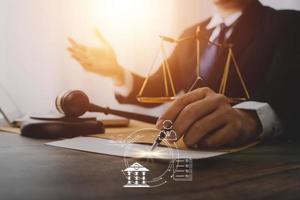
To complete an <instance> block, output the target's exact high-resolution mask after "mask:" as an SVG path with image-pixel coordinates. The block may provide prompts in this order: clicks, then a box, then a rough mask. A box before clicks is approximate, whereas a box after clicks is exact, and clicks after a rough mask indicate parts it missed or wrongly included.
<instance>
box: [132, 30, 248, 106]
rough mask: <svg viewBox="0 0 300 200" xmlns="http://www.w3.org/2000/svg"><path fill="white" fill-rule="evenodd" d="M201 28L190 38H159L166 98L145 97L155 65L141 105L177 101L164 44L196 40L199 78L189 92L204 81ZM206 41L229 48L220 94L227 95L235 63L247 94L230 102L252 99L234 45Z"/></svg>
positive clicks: (138, 97)
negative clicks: (201, 59)
mask: <svg viewBox="0 0 300 200" xmlns="http://www.w3.org/2000/svg"><path fill="white" fill-rule="evenodd" d="M200 32H201V31H200V26H198V27H197V29H196V32H195V34H194V35H192V36H188V37H184V38H180V39H174V38H171V37H167V36H159V37H160V39H161V44H160V52H161V53H162V55H163V62H162V71H163V79H164V90H165V96H161V97H147V96H144V95H143V93H144V90H145V88H146V85H147V84H148V82H149V78H150V76H151V72H152V69H153V65H152V66H151V68H150V70H149V72H148V75H147V77H146V78H145V80H144V82H143V84H142V87H141V89H140V91H139V93H138V95H137V97H136V98H137V100H138V101H139V102H141V103H166V102H170V101H173V100H175V98H176V92H175V87H174V83H173V79H172V75H171V72H170V66H169V63H168V60H167V53H166V50H165V46H164V42H168V43H172V44H179V43H181V42H184V41H187V40H195V41H196V43H197V45H196V48H197V49H196V51H197V57H196V59H197V61H196V65H197V66H196V69H197V77H196V80H195V81H194V82H193V84H192V86H191V87H190V89H189V90H188V92H190V91H192V90H194V89H195V86H196V85H197V83H198V82H199V81H201V80H203V79H202V78H201V76H200V67H201V66H200ZM206 41H207V42H208V44H210V45H215V46H218V47H221V48H227V49H228V54H227V58H226V62H225V66H224V71H223V75H222V78H221V83H220V87H219V90H218V93H220V94H223V95H225V93H226V87H227V83H228V76H229V71H230V66H231V63H233V65H234V69H235V71H236V73H237V75H238V78H239V80H240V83H241V85H242V88H243V92H244V94H245V96H244V97H228V98H229V100H230V102H231V103H232V104H236V103H239V102H242V101H245V100H248V99H250V94H249V92H248V89H247V87H246V84H245V81H244V79H243V77H242V74H241V72H240V68H239V66H238V64H237V61H236V59H235V56H234V54H233V50H232V47H233V45H232V44H225V43H224V44H220V43H216V42H212V41H209V40H208V39H206ZM169 85H170V87H171V94H170V92H169Z"/></svg>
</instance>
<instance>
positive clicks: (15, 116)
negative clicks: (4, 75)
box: [0, 85, 24, 128]
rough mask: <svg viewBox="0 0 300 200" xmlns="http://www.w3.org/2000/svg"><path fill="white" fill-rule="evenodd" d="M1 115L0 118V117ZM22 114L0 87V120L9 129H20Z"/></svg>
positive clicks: (7, 93)
mask: <svg viewBox="0 0 300 200" xmlns="http://www.w3.org/2000/svg"><path fill="white" fill-rule="evenodd" d="M1 115H2V116H1ZM23 117H24V114H22V112H21V111H20V109H19V108H18V106H17V104H16V103H15V101H14V100H13V98H12V97H11V96H10V94H9V92H8V91H7V90H5V89H4V88H3V87H1V85H0V119H1V118H2V119H1V121H4V123H6V124H7V125H9V126H10V127H14V128H17V127H20V122H21V119H22V118H23Z"/></svg>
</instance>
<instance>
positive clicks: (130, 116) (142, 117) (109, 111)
mask: <svg viewBox="0 0 300 200" xmlns="http://www.w3.org/2000/svg"><path fill="white" fill-rule="evenodd" d="M88 111H90V112H101V113H104V114H106V115H108V114H112V115H117V116H121V117H126V118H128V119H134V120H137V121H142V122H147V123H151V124H155V123H156V121H157V119H158V117H155V116H149V115H143V114H140V113H133V112H126V111H121V110H114V109H110V108H109V107H101V106H97V105H95V104H92V103H91V104H90V107H89V110H88Z"/></svg>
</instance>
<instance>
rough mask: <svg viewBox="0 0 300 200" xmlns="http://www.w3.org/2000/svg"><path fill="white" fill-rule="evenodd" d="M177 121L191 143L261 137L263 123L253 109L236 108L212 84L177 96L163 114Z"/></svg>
mask: <svg viewBox="0 0 300 200" xmlns="http://www.w3.org/2000/svg"><path fill="white" fill-rule="evenodd" d="M164 120H171V121H172V122H173V129H174V130H175V132H176V134H177V138H178V139H179V138H181V137H182V136H183V141H184V142H185V144H186V145H187V146H190V147H197V146H204V147H219V146H223V145H238V144H243V143H246V142H249V141H250V140H253V139H254V138H256V137H258V135H259V134H260V132H261V125H260V122H259V119H258V117H257V116H256V114H255V113H253V112H251V111H250V112H248V111H243V110H238V109H234V108H232V107H231V105H230V103H229V100H228V99H227V98H226V97H225V96H224V95H221V94H217V93H215V92H214V91H212V90H211V89H209V88H199V89H197V90H194V91H192V92H189V93H187V94H185V95H184V96H182V97H180V98H178V99H177V100H175V102H174V103H173V104H172V105H171V106H170V107H169V109H168V110H167V111H166V112H165V113H164V114H163V115H162V116H161V117H160V118H159V120H158V122H157V127H158V128H159V129H160V128H162V123H163V121H164Z"/></svg>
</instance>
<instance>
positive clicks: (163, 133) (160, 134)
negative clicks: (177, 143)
mask: <svg viewBox="0 0 300 200" xmlns="http://www.w3.org/2000/svg"><path fill="white" fill-rule="evenodd" d="M166 136H167V134H166V133H165V130H164V129H162V130H161V131H160V133H159V135H158V136H157V138H156V140H155V141H154V143H153V144H152V146H151V151H153V150H154V149H155V148H156V147H157V146H158V145H159V144H160V143H161V141H162V140H163V139H164V138H165V137H166Z"/></svg>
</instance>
